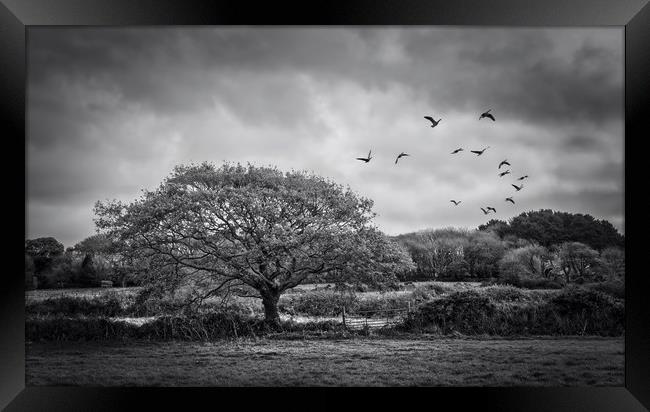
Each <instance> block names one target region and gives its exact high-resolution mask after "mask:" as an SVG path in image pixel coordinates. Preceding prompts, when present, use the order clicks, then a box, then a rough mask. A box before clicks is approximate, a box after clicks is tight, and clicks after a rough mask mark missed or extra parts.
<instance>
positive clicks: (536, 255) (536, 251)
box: [499, 245, 553, 279]
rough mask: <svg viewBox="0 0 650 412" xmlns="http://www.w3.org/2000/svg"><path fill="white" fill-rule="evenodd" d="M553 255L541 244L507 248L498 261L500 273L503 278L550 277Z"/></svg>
mask: <svg viewBox="0 0 650 412" xmlns="http://www.w3.org/2000/svg"><path fill="white" fill-rule="evenodd" d="M552 260H553V257H552V255H551V253H550V252H549V251H548V250H547V249H546V248H545V247H543V246H539V245H529V246H524V247H519V248H516V249H510V250H508V251H507V252H506V253H505V254H504V256H503V257H502V258H501V260H500V262H499V271H500V275H501V277H502V278H504V279H515V278H517V279H519V278H521V277H525V278H550V277H551V276H552V271H553V263H552Z"/></svg>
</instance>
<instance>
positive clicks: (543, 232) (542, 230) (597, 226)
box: [479, 209, 625, 250]
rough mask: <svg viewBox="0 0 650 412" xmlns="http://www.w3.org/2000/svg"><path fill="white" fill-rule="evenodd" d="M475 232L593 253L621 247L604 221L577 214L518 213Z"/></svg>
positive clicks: (615, 233) (622, 242) (621, 239)
mask: <svg viewBox="0 0 650 412" xmlns="http://www.w3.org/2000/svg"><path fill="white" fill-rule="evenodd" d="M479 230H493V231H495V233H497V234H498V235H499V236H501V237H504V236H506V235H512V236H516V237H519V238H522V239H528V240H530V241H533V242H536V243H538V244H540V245H542V246H545V247H550V246H553V245H559V244H561V243H565V242H580V243H584V244H586V245H588V246H590V247H592V248H594V249H596V250H602V249H604V248H606V247H624V246H625V238H624V236H623V235H621V234H620V233H619V232H618V231H617V230H616V228H615V227H614V226H613V225H612V224H611V223H610V222H608V221H606V220H597V219H594V217H593V216H591V215H588V214H580V213H569V212H559V211H553V210H550V209H542V210H538V211H530V212H525V213H522V214H520V215H518V216H515V217H514V218H512V219H510V221H509V222H508V223H506V222H503V221H499V220H491V221H489V222H488V223H487V224H485V225H481V226H479Z"/></svg>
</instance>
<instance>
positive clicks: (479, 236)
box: [464, 231, 505, 278]
mask: <svg viewBox="0 0 650 412" xmlns="http://www.w3.org/2000/svg"><path fill="white" fill-rule="evenodd" d="M504 253H505V245H504V243H503V241H501V239H499V237H498V235H497V234H496V233H494V232H492V231H474V232H471V233H470V237H469V239H468V244H467V246H466V247H465V249H464V256H465V261H466V262H467V264H468V267H469V272H470V274H471V275H472V276H474V277H478V278H486V277H493V276H496V275H497V274H498V273H499V261H500V260H501V258H502V257H503V254H504Z"/></svg>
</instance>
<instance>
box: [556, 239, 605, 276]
mask: <svg viewBox="0 0 650 412" xmlns="http://www.w3.org/2000/svg"><path fill="white" fill-rule="evenodd" d="M558 262H559V265H560V268H561V270H562V272H563V273H564V276H565V278H566V281H567V283H569V282H571V281H575V280H578V279H580V280H584V279H585V278H588V277H590V276H591V275H592V274H593V273H594V271H593V270H594V268H595V267H596V266H597V265H598V252H596V251H595V250H593V249H592V248H590V247H589V246H587V245H585V244H583V243H580V242H565V243H563V244H561V245H560V247H559V248H558Z"/></svg>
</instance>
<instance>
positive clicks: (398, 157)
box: [395, 152, 410, 164]
mask: <svg viewBox="0 0 650 412" xmlns="http://www.w3.org/2000/svg"><path fill="white" fill-rule="evenodd" d="M404 156H410V154H408V153H404V152H402V153H400V154H398V155H397V159H395V164H397V161H398V160H399V159H400V158H401V157H404Z"/></svg>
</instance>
